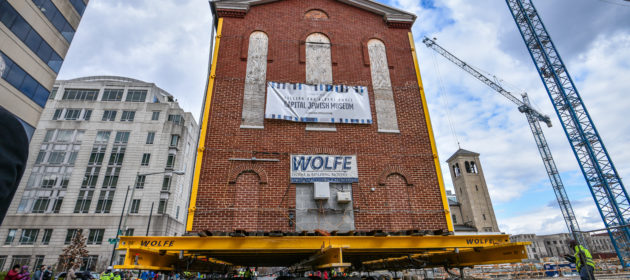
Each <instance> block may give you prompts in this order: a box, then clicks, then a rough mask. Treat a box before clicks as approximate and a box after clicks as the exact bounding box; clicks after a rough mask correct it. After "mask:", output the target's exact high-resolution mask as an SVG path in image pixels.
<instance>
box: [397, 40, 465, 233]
mask: <svg viewBox="0 0 630 280" xmlns="http://www.w3.org/2000/svg"><path fill="white" fill-rule="evenodd" d="M408 35H409V44H410V45H411V55H412V56H413V65H414V67H415V68H416V77H417V79H418V86H419V87H420V98H421V99H422V109H423V110H424V116H425V118H426V122H427V130H428V132H429V141H430V142H431V152H432V153H433V163H434V164H435V172H436V173H437V174H436V175H437V178H438V184H439V185H440V195H441V196H442V207H443V208H444V213H445V215H446V225H447V227H448V231H454V229H453V221H452V220H451V211H450V209H449V206H448V200H447V198H446V190H445V189H444V178H442V168H440V159H439V157H438V153H437V145H436V144H435V136H434V135H433V127H432V126H431V117H430V116H429V108H428V107H427V99H426V96H425V94H424V86H423V85H422V78H421V76H420V67H419V66H418V55H417V54H416V44H415V43H414V41H413V34H411V32H409V34H408Z"/></svg>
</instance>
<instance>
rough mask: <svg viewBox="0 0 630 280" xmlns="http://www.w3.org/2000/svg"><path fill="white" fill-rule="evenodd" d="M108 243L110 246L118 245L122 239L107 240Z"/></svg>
mask: <svg viewBox="0 0 630 280" xmlns="http://www.w3.org/2000/svg"><path fill="white" fill-rule="evenodd" d="M107 241H109V244H116V243H118V241H120V238H110V239H107Z"/></svg>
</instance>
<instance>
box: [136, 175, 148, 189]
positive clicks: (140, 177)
mask: <svg viewBox="0 0 630 280" xmlns="http://www.w3.org/2000/svg"><path fill="white" fill-rule="evenodd" d="M146 179H147V176H144V175H138V177H136V185H135V186H136V189H144V182H145V181H146Z"/></svg>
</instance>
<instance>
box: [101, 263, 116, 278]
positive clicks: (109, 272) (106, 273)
mask: <svg viewBox="0 0 630 280" xmlns="http://www.w3.org/2000/svg"><path fill="white" fill-rule="evenodd" d="M112 269H113V267H111V266H108V267H107V270H105V271H103V273H101V280H113V278H114V273H112Z"/></svg>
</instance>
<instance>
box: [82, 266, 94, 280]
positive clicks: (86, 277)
mask: <svg viewBox="0 0 630 280" xmlns="http://www.w3.org/2000/svg"><path fill="white" fill-rule="evenodd" d="M92 278H93V277H92V272H90V269H89V268H88V267H86V268H85V270H84V271H83V273H81V280H90V279H92Z"/></svg>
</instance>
